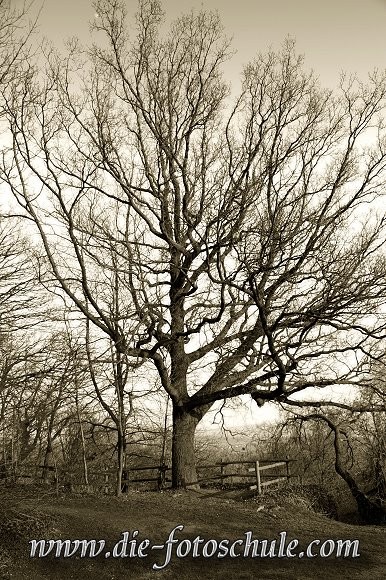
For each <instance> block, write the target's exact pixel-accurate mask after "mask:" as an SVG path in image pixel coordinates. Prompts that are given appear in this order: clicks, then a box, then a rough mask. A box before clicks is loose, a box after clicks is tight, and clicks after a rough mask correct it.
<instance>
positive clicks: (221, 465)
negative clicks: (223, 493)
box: [220, 459, 224, 487]
mask: <svg viewBox="0 0 386 580" xmlns="http://www.w3.org/2000/svg"><path fill="white" fill-rule="evenodd" d="M220 477H221V480H220V481H221V487H223V485H224V465H223V462H222V459H221V460H220Z"/></svg>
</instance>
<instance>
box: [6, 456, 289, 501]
mask: <svg viewBox="0 0 386 580" xmlns="http://www.w3.org/2000/svg"><path fill="white" fill-rule="evenodd" d="M293 461H296V460H294V459H273V460H269V459H264V460H241V461H220V462H217V463H212V464H202V465H198V466H197V472H198V477H197V480H196V481H194V482H188V483H186V487H192V486H194V485H197V484H198V485H203V484H209V485H210V483H211V482H212V483H213V482H216V481H217V482H218V481H219V482H220V483H221V485H222V486H223V485H224V484H226V483H228V482H229V483H230V484H231V485H235V484H237V483H238V484H239V485H240V483H241V485H242V486H243V487H247V488H249V489H250V490H256V492H257V493H258V494H261V493H262V492H263V490H264V489H265V488H267V487H269V486H271V485H274V484H277V483H280V482H284V481H288V480H289V479H290V478H291V472H290V463H291V462H293ZM229 466H231V467H232V470H231V471H229ZM237 467H238V468H239V469H237ZM274 468H276V469H275V471H274V472H273V473H272V472H271V473H268V472H269V471H270V470H271V469H274ZM277 468H282V470H283V471H282V472H281V471H280V470H277ZM208 470H209V471H212V473H207V474H205V471H208ZM170 471H171V468H170V467H169V466H168V465H166V464H162V465H146V466H138V467H134V466H129V467H126V468H125V469H124V470H123V473H122V489H123V491H127V490H128V489H129V486H130V485H131V484H138V483H154V484H155V486H156V487H157V488H158V489H164V488H166V487H168V486H169V485H170V483H171V478H170ZM146 472H147V473H146ZM49 474H51V475H49ZM52 476H53V477H52ZM10 477H12V479H13V480H14V481H17V480H20V479H33V480H35V481H43V480H45V481H47V482H48V480H49V479H50V480H51V482H52V483H55V484H56V485H57V486H64V487H68V488H70V489H73V488H75V487H77V486H78V485H79V472H78V471H75V470H71V469H63V468H57V467H55V466H52V465H50V466H47V465H23V466H21V468H20V472H18V471H17V470H16V469H14V470H13V473H12V474H11V475H10ZM88 477H89V484H90V485H91V486H92V487H98V488H99V489H103V490H104V492H105V493H109V492H110V491H111V488H112V487H113V486H114V483H115V480H116V470H113V469H109V468H106V469H100V470H88ZM3 479H8V477H7V478H3Z"/></svg>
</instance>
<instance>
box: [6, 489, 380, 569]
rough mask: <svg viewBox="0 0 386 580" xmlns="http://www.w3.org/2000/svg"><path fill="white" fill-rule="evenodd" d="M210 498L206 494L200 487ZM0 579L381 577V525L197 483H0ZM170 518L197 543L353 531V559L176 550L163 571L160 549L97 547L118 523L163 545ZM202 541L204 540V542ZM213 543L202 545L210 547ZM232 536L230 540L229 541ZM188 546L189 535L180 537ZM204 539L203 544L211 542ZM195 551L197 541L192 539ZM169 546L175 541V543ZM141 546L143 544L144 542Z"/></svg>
mask: <svg viewBox="0 0 386 580" xmlns="http://www.w3.org/2000/svg"><path fill="white" fill-rule="evenodd" d="M208 495H209V496H210V497H207V496H208ZM0 501H1V504H2V506H3V508H2V509H3V511H2V513H1V514H0V578H2V579H4V580H5V579H12V580H43V579H47V580H57V579H66V580H71V579H77V580H78V579H82V580H92V579H97V580H120V579H126V578H133V579H139V580H146V579H152V578H154V579H160V580H161V579H174V578H178V579H181V580H195V579H209V580H217V579H218V580H220V579H221V580H227V579H232V580H233V579H245V580H247V579H248V580H250V579H253V578H259V579H260V580H276V579H284V578H285V579H286V580H303V579H304V580H311V579H312V580H314V579H322V578H323V580H333V579H334V580H335V579H336V578H339V579H341V580H345V579H349V580H359V579H360V578H363V577H369V578H372V579H373V580H381V579H383V578H384V577H385V569H386V556H385V539H386V528H385V527H381V526H378V527H376V526H358V525H349V524H345V523H341V522H337V521H334V520H332V519H329V518H327V517H326V516H325V515H322V514H317V513H313V512H312V511H310V510H309V508H308V507H307V506H306V505H303V504H302V503H301V502H300V503H299V504H298V505H296V502H293V501H289V500H288V498H287V499H284V500H283V502H282V504H281V505H280V502H277V504H273V503H272V502H271V501H265V500H264V498H262V499H261V500H259V501H257V502H256V501H250V500H247V501H236V500H235V499H229V498H227V496H226V495H225V496H224V495H223V494H218V493H216V492H215V493H214V494H210V493H208V492H207V491H205V493H204V494H199V493H196V492H193V491H192V492H178V493H173V492H170V491H168V492H163V493H157V492H135V491H131V492H129V493H128V494H127V495H125V496H123V497H122V498H114V497H106V496H101V497H96V496H90V495H82V496H81V495H78V496H77V495H74V494H72V495H63V494H62V495H61V494H60V493H55V492H52V491H49V490H45V491H44V490H40V489H35V490H32V489H30V490H28V489H27V490H26V489H17V490H11V489H8V488H0ZM178 524H181V525H184V529H183V530H181V531H176V533H175V536H176V537H177V538H179V539H181V540H182V539H184V538H186V539H190V540H191V541H193V539H194V538H196V537H197V536H200V538H203V539H204V540H205V542H206V541H207V540H209V539H214V540H217V541H218V542H219V541H220V540H222V539H228V540H230V541H233V540H236V539H244V540H245V533H246V532H248V531H251V532H252V534H253V539H254V538H259V539H264V538H266V539H269V540H273V539H276V540H277V542H279V534H280V532H286V542H287V544H288V542H289V541H290V540H291V539H294V538H297V539H299V544H300V548H299V549H297V550H296V553H298V552H299V551H300V550H301V549H305V548H306V546H307V544H308V543H309V542H310V541H312V540H314V539H320V540H321V541H324V540H326V539H332V540H338V539H351V540H354V539H358V540H359V553H360V556H359V557H357V558H351V557H347V558H344V557H340V558H333V557H331V558H322V557H320V556H319V557H315V558H312V559H309V558H306V557H303V558H299V557H298V556H296V557H294V558H288V557H281V558H268V557H267V558H259V557H257V558H253V559H252V558H243V557H241V556H239V557H234V558H231V557H230V556H229V555H228V556H226V557H223V558H218V557H216V556H213V557H211V558H204V557H203V556H202V555H200V556H198V557H195V558H193V557H192V556H187V557H184V558H177V557H176V556H175V553H174V554H173V557H172V560H171V563H170V564H168V565H167V566H165V567H164V568H163V569H162V570H158V571H155V570H153V569H152V567H153V564H154V563H158V565H162V563H163V562H164V560H165V555H166V550H165V549H164V550H154V551H150V552H149V553H148V555H147V556H145V557H143V558H138V557H135V558H113V557H108V558H106V557H105V552H106V551H108V550H112V546H113V545H114V544H115V543H116V542H117V541H118V540H120V539H122V538H123V536H122V532H124V531H131V532H132V531H133V530H138V538H140V541H141V540H143V539H144V538H148V539H149V540H150V541H151V543H152V544H155V543H158V544H163V543H164V542H165V541H166V540H167V538H168V537H169V534H170V532H171V530H172V529H173V528H175V527H176V526H177V525H178ZM33 538H35V539H39V538H46V539H48V538H52V539H58V538H61V539H71V540H74V539H98V540H99V539H102V538H103V539H105V540H106V548H105V550H104V552H103V554H102V555H101V556H97V557H96V558H88V557H85V558H81V557H80V556H79V554H78V556H73V557H68V558H64V557H63V556H61V557H59V558H55V557H52V556H47V557H45V558H33V559H31V558H30V557H29V551H30V544H29V540H31V539H33ZM202 544H203V545H204V543H202ZM211 545H213V544H210V546H211ZM229 545H230V544H228V547H229ZM183 546H187V543H186V542H185V544H183V545H182V547H183ZM210 546H209V547H210ZM199 549H200V550H201V549H202V546H201V544H200V548H199ZM175 550H176V544H175V545H174V546H173V551H175ZM144 552H146V551H145V550H144Z"/></svg>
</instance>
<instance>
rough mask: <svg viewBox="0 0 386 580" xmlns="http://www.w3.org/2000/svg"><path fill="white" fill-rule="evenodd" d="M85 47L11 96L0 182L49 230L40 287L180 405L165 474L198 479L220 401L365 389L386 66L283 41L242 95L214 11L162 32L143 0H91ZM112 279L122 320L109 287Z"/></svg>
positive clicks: (376, 301) (379, 220)
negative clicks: (202, 429) (230, 74)
mask: <svg viewBox="0 0 386 580" xmlns="http://www.w3.org/2000/svg"><path fill="white" fill-rule="evenodd" d="M95 9H96V12H97V15H98V19H97V20H96V22H95V26H94V32H95V35H96V39H98V38H99V36H100V35H102V36H103V38H102V41H101V45H100V46H98V45H97V44H95V45H94V46H93V47H92V48H91V49H90V50H89V51H88V52H87V55H88V57H87V59H85V57H84V54H85V52H82V51H78V49H77V46H76V44H72V45H71V46H70V52H69V55H68V56H67V57H66V58H65V59H61V58H59V57H54V56H53V55H52V54H51V55H49V59H48V63H47V71H46V80H45V81H44V80H43V81H42V82H39V80H38V75H35V76H34V77H32V76H30V77H28V78H26V80H25V83H24V85H23V87H20V86H18V87H17V88H13V91H12V92H10V93H9V95H8V97H7V115H8V120H9V130H10V132H11V134H12V145H11V146H10V148H9V151H8V155H6V156H5V158H4V162H3V167H2V176H3V179H4V180H5V181H6V182H7V183H8V184H9V186H10V188H11V189H12V192H13V194H14V196H15V198H16V199H17V201H18V202H19V204H20V206H21V207H22V208H23V210H24V212H25V214H26V216H28V217H29V219H32V220H33V222H34V224H35V226H36V228H37V231H38V233H39V234H40V237H41V241H42V244H43V246H44V250H45V252H46V255H47V258H48V261H49V264H50V270H51V275H52V274H53V279H52V278H51V280H50V283H51V284H52V285H54V284H56V286H57V287H58V288H60V291H61V292H62V293H63V294H64V295H66V296H67V299H70V301H71V302H72V304H73V305H75V307H76V308H77V309H78V310H79V311H80V312H81V313H82V315H83V316H85V317H86V318H87V319H88V321H89V324H90V325H92V326H93V327H94V328H95V329H98V331H99V332H102V333H104V334H105V335H106V336H107V337H108V338H109V340H111V342H112V344H113V345H114V348H115V349H116V353H117V356H118V353H119V357H123V358H124V359H125V360H126V359H127V360H131V361H132V365H133V368H135V366H136V365H137V366H138V365H144V367H146V368H150V366H152V367H153V368H154V369H155V370H156V371H157V373H158V376H159V380H160V382H161V384H162V387H163V388H164V389H165V391H166V393H167V394H168V396H169V397H170V400H171V402H172V409H173V411H172V412H173V443H172V461H173V485H174V486H175V487H178V486H185V485H192V484H193V485H194V484H195V483H196V481H197V475H196V469H195V456H194V434H195V429H196V427H197V424H198V423H199V421H200V420H201V419H202V417H203V416H204V415H205V413H206V412H207V411H208V410H209V409H210V408H211V406H212V405H213V403H215V402H216V401H219V400H226V399H230V398H234V397H237V396H239V395H246V394H247V395H251V396H252V398H253V399H254V400H255V401H256V402H257V404H258V405H263V404H264V403H265V402H267V401H280V402H282V403H283V402H287V401H291V400H296V396H297V395H298V394H299V393H302V392H304V391H306V390H314V389H321V388H325V387H329V386H331V385H341V386H344V387H345V388H346V389H347V390H350V389H352V388H353V386H361V385H362V386H364V387H366V385H368V384H369V380H370V379H369V373H368V369H369V360H370V359H371V357H372V356H376V355H374V354H373V350H374V348H375V346H374V345H375V344H377V343H379V341H380V340H382V339H383V338H384V326H385V325H384V315H383V313H382V308H383V306H384V304H385V298H386V285H385V273H386V269H385V259H384V255H383V252H382V244H383V242H384V240H385V220H384V217H382V215H380V216H379V217H378V216H377V211H376V210H377V204H378V200H379V197H380V195H381V193H382V191H383V189H384V185H385V176H386V171H385V168H386V167H385V166H386V153H385V152H386V149H385V145H386V143H385V138H384V120H383V114H384V107H385V97H386V78H385V76H384V75H381V74H378V73H373V74H372V75H370V76H369V80H368V83H367V84H363V83H361V82H359V81H358V80H356V79H355V78H351V77H350V78H349V77H347V78H345V77H343V78H342V81H341V85H340V87H339V89H338V90H337V91H336V92H333V91H327V90H324V89H322V88H321V87H320V86H319V84H318V81H317V80H316V79H315V77H314V75H313V74H311V73H308V72H305V71H304V68H303V61H302V58H301V57H299V56H298V55H297V54H296V52H295V49H294V45H293V43H292V42H290V41H287V42H286V43H284V45H283V48H282V50H281V51H279V52H278V53H273V52H269V53H267V54H266V55H260V56H257V57H256V59H255V60H254V61H252V62H251V63H250V64H249V65H247V66H246V67H245V68H244V70H243V72H242V83H241V90H240V93H239V95H238V96H237V97H236V99H235V100H234V99H232V98H231V97H230V96H229V88H228V86H227V84H226V83H225V81H224V80H223V76H222V65H223V63H224V61H225V60H226V59H227V58H228V56H229V43H228V41H227V40H226V39H225V38H224V36H223V30H222V27H221V23H220V21H219V18H218V16H217V15H216V14H213V13H204V12H192V13H190V14H188V15H186V16H183V17H181V18H180V19H179V20H177V21H176V22H174V23H173V24H172V25H171V28H170V31H169V32H168V33H165V35H164V36H162V34H161V30H162V28H161V25H162V22H163V15H162V10H161V5H160V2H158V1H157V0H151V1H150V0H141V1H140V2H139V9H138V13H137V18H136V26H137V29H136V30H137V35H136V36H135V37H134V38H132V39H131V38H129V37H128V31H127V27H126V21H125V10H124V6H123V3H121V2H120V1H119V0H100V1H98V2H96V4H95ZM114 276H115V277H116V276H118V277H119V280H120V283H119V293H118V294H119V296H118V301H119V305H120V306H119V313H120V315H119V317H114V316H111V304H110V302H111V295H108V292H107V290H106V288H107V287H108V286H109V285H110V286H109V287H110V288H114V287H117V285H116V284H115V286H114V284H113V285H111V281H112V279H113V278H114Z"/></svg>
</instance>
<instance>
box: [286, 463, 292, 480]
mask: <svg viewBox="0 0 386 580" xmlns="http://www.w3.org/2000/svg"><path fill="white" fill-rule="evenodd" d="M290 477H291V473H290V462H289V460H288V459H287V482H288V481H289V480H290Z"/></svg>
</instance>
